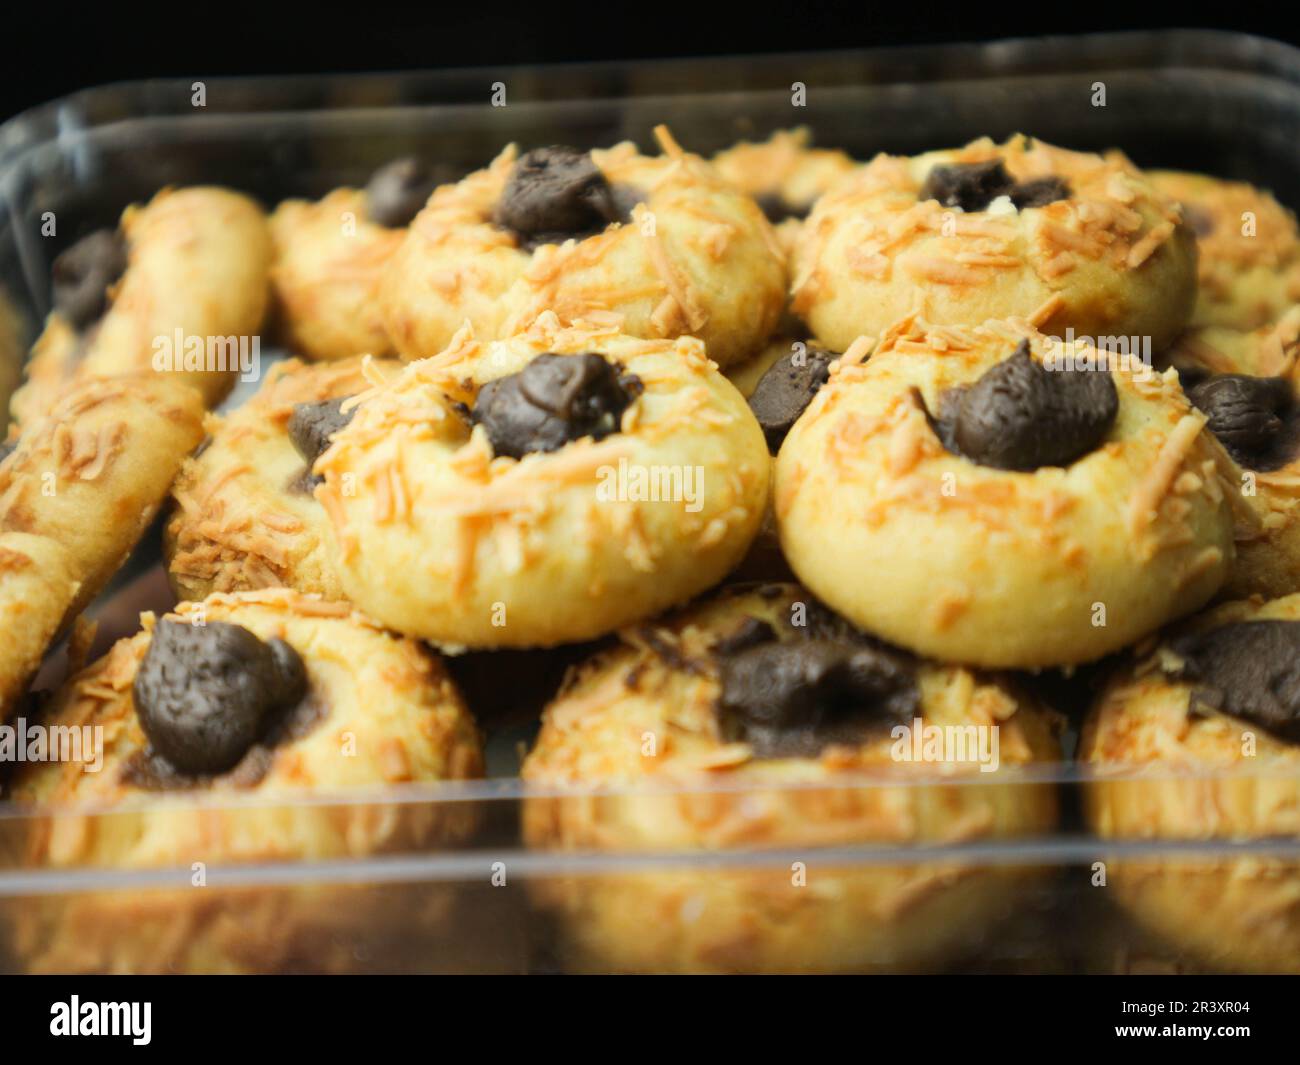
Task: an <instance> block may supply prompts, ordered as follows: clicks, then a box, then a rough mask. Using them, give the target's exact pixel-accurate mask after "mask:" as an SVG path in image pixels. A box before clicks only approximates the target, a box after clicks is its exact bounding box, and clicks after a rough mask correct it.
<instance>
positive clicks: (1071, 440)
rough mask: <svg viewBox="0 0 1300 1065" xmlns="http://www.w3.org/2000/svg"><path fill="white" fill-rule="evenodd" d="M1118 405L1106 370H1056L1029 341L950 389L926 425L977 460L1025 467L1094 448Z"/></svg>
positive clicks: (1060, 461) (1062, 462) (1067, 459)
mask: <svg viewBox="0 0 1300 1065" xmlns="http://www.w3.org/2000/svg"><path fill="white" fill-rule="evenodd" d="M1118 411H1119V395H1118V393H1117V392H1116V390H1115V382H1114V380H1113V379H1112V378H1111V375H1110V371H1109V370H1086V369H1065V368H1061V369H1055V370H1049V369H1048V368H1047V367H1045V366H1042V365H1041V364H1039V363H1037V362H1035V361H1034V359H1033V357H1032V356H1031V355H1030V354H1029V343H1028V341H1024V340H1022V341H1021V342H1020V344H1019V345H1018V346H1017V347H1016V350H1015V351H1014V352H1013V353H1012V355H1011V356H1010V357H1009V358H1007V359H1006V360H1004V361H1003V362H1000V363H998V365H996V366H994V367H992V368H991V369H989V370H987V371H985V372H984V373H983V374H982V375H981V376H980V378H979V380H977V381H976V382H975V383H974V384H972V385H968V386H963V387H961V388H954V389H949V390H948V391H947V392H945V393H944V394H943V396H942V397H941V400H940V412H939V417H938V418H937V419H935V418H932V419H931V424H932V426H933V428H934V430H935V432H936V434H937V435H938V437H939V439H940V440H941V441H942V442H943V445H944V447H945V448H947V449H948V450H949V451H951V452H952V453H953V454H955V455H961V456H963V457H964V458H968V459H970V460H971V461H972V462H976V463H979V465H981V466H991V467H993V468H994V469H1002V470H1017V471H1020V472H1030V471H1032V470H1036V469H1039V468H1040V467H1043V466H1068V465H1070V464H1071V463H1072V462H1074V461H1076V460H1077V459H1080V458H1082V457H1083V456H1084V455H1087V454H1089V453H1090V452H1092V451H1094V450H1095V449H1096V448H1097V447H1098V446H1099V445H1100V444H1101V442H1102V440H1104V439H1105V437H1106V434H1107V433H1108V432H1109V431H1110V428H1111V426H1112V425H1113V424H1114V422H1115V416H1116V414H1117V413H1118Z"/></svg>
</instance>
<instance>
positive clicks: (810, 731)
mask: <svg viewBox="0 0 1300 1065" xmlns="http://www.w3.org/2000/svg"><path fill="white" fill-rule="evenodd" d="M720 676H721V681H722V694H721V695H720V697H719V700H718V722H719V727H720V729H721V734H722V738H723V739H724V740H725V741H727V742H729V743H733V742H742V743H748V744H749V745H750V746H751V747H752V748H753V749H754V754H755V755H756V756H757V757H759V758H811V757H815V756H816V755H817V754H819V753H820V752H821V751H822V750H823V748H825V747H827V746H829V745H831V744H857V743H861V742H863V741H864V740H865V739H867V738H869V737H870V736H871V735H873V734H876V733H877V732H878V731H879V730H880V729H881V727H882V726H888V725H893V724H900V723H904V722H910V721H911V720H912V718H913V717H914V716H915V715H916V713H917V710H918V707H919V706H920V694H919V691H918V689H917V685H916V679H915V671H914V668H913V666H912V663H911V662H910V661H909V660H908V659H907V658H906V657H905V656H903V655H901V654H899V653H897V652H894V651H891V650H889V649H887V648H884V647H882V646H874V645H870V644H861V643H844V642H839V641H833V640H821V639H811V640H799V641H787V642H779V641H778V642H764V643H760V644H757V645H754V646H750V647H747V648H745V649H744V650H741V651H739V652H737V653H735V654H733V655H729V656H726V657H724V658H723V659H722V661H721V668H720Z"/></svg>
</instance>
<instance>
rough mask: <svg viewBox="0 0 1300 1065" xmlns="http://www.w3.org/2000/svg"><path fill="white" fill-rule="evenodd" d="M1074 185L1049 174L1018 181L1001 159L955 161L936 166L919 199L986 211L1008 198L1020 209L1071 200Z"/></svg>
mask: <svg viewBox="0 0 1300 1065" xmlns="http://www.w3.org/2000/svg"><path fill="white" fill-rule="evenodd" d="M1070 195H1071V192H1070V186H1069V184H1068V183H1067V182H1066V181H1065V179H1064V178H1061V177H1057V176H1056V175H1054V174H1053V175H1048V176H1046V177H1041V178H1033V179H1031V180H1029V181H1022V182H1017V181H1016V180H1015V179H1014V178H1013V177H1012V176H1011V175H1010V174H1008V173H1007V168H1006V167H1005V166H1004V165H1003V163H1002V160H1001V159H989V160H987V161H986V162H983V163H951V164H947V165H942V166H935V167H932V168H931V169H930V172H929V173H928V174H927V175H926V176H925V183H924V184H923V185H922V186H921V191H920V192H919V193H918V194H917V199H918V200H922V201H924V200H938V201H939V203H941V204H942V205H943V206H944V207H959V208H961V209H962V210H963V211H967V212H970V211H983V210H986V209H987V208H988V206H989V204H991V203H992V202H993V201H994V200H996V199H998V198H999V197H1001V196H1006V197H1008V198H1009V199H1010V200H1011V202H1012V203H1013V204H1015V205H1016V207H1017V208H1018V209H1024V208H1026V207H1046V206H1047V205H1048V204H1049V203H1055V202H1056V201H1057V200H1066V199H1069V197H1070Z"/></svg>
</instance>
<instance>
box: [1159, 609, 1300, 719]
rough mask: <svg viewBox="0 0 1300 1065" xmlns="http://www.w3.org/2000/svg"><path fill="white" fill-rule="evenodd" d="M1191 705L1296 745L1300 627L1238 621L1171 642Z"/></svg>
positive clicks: (1299, 713) (1299, 624) (1299, 712)
mask: <svg viewBox="0 0 1300 1065" xmlns="http://www.w3.org/2000/svg"><path fill="white" fill-rule="evenodd" d="M1170 649H1171V650H1172V651H1173V652H1174V653H1175V654H1176V655H1178V656H1179V657H1180V658H1181V659H1183V665H1182V667H1181V668H1179V669H1176V670H1172V671H1171V672H1172V673H1173V675H1174V676H1177V677H1183V678H1186V679H1188V680H1192V681H1196V682H1199V683H1200V684H1201V687H1200V688H1198V689H1196V690H1195V691H1194V692H1193V701H1194V702H1199V703H1201V704H1203V705H1205V706H1209V707H1212V708H1213V709H1215V710H1220V711H1222V712H1223V713H1225V714H1231V715H1232V716H1233V717H1241V718H1245V719H1246V720H1247V721H1251V722H1253V723H1254V724H1256V725H1259V726H1260V727H1261V728H1264V729H1267V730H1268V731H1269V732H1271V733H1273V734H1274V735H1276V736H1279V737H1281V738H1282V739H1284V740H1287V741H1288V742H1290V743H1300V622H1296V621H1274V620H1265V621H1240V622H1234V623H1232V624H1228V625H1223V626H1221V627H1219V628H1217V629H1212V630H1210V631H1209V632H1205V633H1201V634H1199V635H1195V636H1185V637H1182V638H1181V639H1176V640H1173V641H1171V643H1170Z"/></svg>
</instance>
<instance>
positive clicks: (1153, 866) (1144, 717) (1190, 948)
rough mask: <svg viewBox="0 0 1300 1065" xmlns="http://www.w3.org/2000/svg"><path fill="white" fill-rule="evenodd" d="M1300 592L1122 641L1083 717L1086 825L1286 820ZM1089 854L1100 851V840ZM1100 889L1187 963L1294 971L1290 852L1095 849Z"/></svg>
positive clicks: (1296, 937)
mask: <svg viewBox="0 0 1300 1065" xmlns="http://www.w3.org/2000/svg"><path fill="white" fill-rule="evenodd" d="M1298 659H1300V596H1296V595H1291V596H1287V597H1285V598H1282V599H1276V600H1273V601H1271V602H1262V601H1260V600H1253V601H1242V602H1235V603H1227V604H1224V605H1223V606H1220V607H1217V608H1216V609H1214V610H1212V611H1209V612H1208V613H1206V614H1203V615H1201V616H1199V617H1197V618H1195V619H1193V620H1192V621H1191V622H1190V623H1188V624H1187V625H1185V626H1182V627H1180V628H1178V629H1177V630H1175V631H1173V632H1171V633H1167V634H1166V635H1165V636H1163V637H1162V638H1161V639H1160V641H1159V643H1158V645H1157V646H1156V647H1155V648H1154V649H1151V648H1147V649H1144V651H1143V652H1142V653H1141V654H1140V655H1135V656H1134V659H1133V661H1132V662H1131V663H1129V664H1128V665H1127V667H1126V668H1125V669H1124V670H1123V672H1122V673H1121V674H1120V675H1118V676H1117V677H1116V678H1115V679H1114V680H1113V681H1112V682H1111V684H1110V685H1109V686H1108V687H1107V689H1106V691H1105V692H1104V694H1103V695H1102V697H1101V699H1100V700H1099V702H1098V705H1097V706H1096V707H1095V709H1094V710H1093V712H1092V714H1091V715H1090V717H1089V718H1088V721H1087V723H1086V726H1085V728H1084V732H1083V736H1082V739H1081V742H1080V748H1079V759H1080V761H1081V762H1082V763H1083V764H1084V765H1086V766H1087V767H1088V768H1089V769H1090V770H1092V772H1093V774H1094V779H1093V782H1092V783H1090V784H1088V785H1087V788H1086V792H1085V796H1086V802H1085V806H1086V813H1087V818H1088V823H1089V825H1090V826H1091V828H1092V829H1093V831H1095V832H1096V833H1097V834H1098V835H1099V836H1102V837H1103V838H1105V839H1114V840H1124V841H1131V842H1138V841H1142V842H1144V843H1145V844H1146V847H1147V849H1148V850H1152V849H1155V847H1157V846H1159V844H1160V843H1162V842H1164V843H1168V842H1171V841H1173V842H1174V843H1175V845H1176V844H1177V843H1182V844H1183V845H1184V846H1186V845H1187V844H1188V842H1189V841H1193V840H1199V841H1203V842H1206V843H1207V844H1210V841H1215V844H1210V845H1211V846H1213V845H1217V846H1218V847H1219V848H1220V849H1222V848H1223V847H1224V846H1225V845H1227V844H1228V843H1229V842H1231V843H1244V842H1250V841H1261V840H1263V839H1265V838H1280V839H1283V840H1286V839H1294V838H1295V836H1296V835H1297V834H1300V791H1298V788H1297V772H1298V771H1300V748H1297V743H1298V742H1300V727H1297V726H1298V724H1300V697H1298V693H1300V687H1298V686H1297V675H1296V662H1297V660H1298ZM1103 853H1104V852H1103ZM1105 865H1106V877H1107V889H1108V891H1109V892H1113V893H1114V896H1115V897H1116V898H1118V900H1119V901H1120V903H1121V904H1122V905H1123V906H1124V907H1125V908H1126V909H1127V910H1128V911H1129V912H1130V913H1132V914H1133V915H1134V916H1135V917H1136V918H1137V920H1138V921H1139V923H1140V924H1141V925H1143V926H1144V927H1146V928H1147V929H1149V930H1150V931H1152V932H1154V933H1155V934H1156V935H1157V936H1158V937H1159V938H1160V939H1161V940H1162V941H1163V942H1164V943H1165V944H1166V945H1167V946H1168V947H1169V948H1171V949H1172V950H1173V951H1174V952H1176V954H1177V955H1178V956H1185V957H1187V958H1188V959H1189V960H1190V961H1191V962H1192V964H1193V965H1195V966H1196V967H1198V968H1205V967H1209V968H1211V969H1218V970H1226V971H1232V972H1286V973H1295V972H1300V913H1298V911H1297V906H1296V900H1297V899H1300V863H1297V862H1296V860H1295V859H1294V858H1286V857H1281V856H1277V855H1269V854H1267V853H1245V854H1242V855H1240V856H1237V857H1233V856H1211V855H1208V854H1205V853H1198V852H1196V851H1191V852H1188V853H1176V852H1170V853H1164V854H1160V855H1158V856H1153V857H1151V858H1149V859H1141V858H1131V857H1123V856H1119V855H1117V856H1115V857H1114V858H1111V857H1107V858H1106V862H1105Z"/></svg>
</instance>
